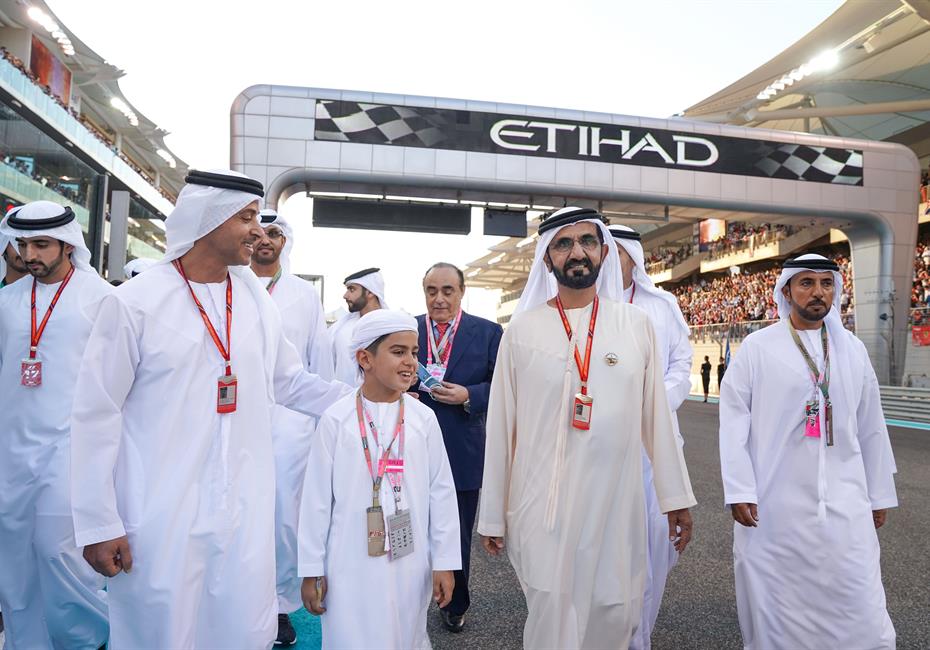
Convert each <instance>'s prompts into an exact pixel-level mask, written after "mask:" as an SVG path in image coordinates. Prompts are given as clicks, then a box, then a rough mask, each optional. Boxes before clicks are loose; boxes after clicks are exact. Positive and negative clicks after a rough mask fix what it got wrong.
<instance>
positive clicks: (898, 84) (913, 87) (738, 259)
mask: <svg viewBox="0 0 930 650" xmlns="http://www.w3.org/2000/svg"><path fill="white" fill-rule="evenodd" d="M927 6H928V5H927V4H926V3H923V4H922V5H917V4H914V3H911V4H910V5H908V4H903V3H900V2H897V0H876V1H875V2H868V3H865V2H847V3H846V4H844V5H842V6H841V7H840V8H839V9H838V10H837V11H836V12H835V13H834V14H833V15H832V16H830V17H829V18H827V20H825V21H824V22H823V23H822V24H821V25H819V26H818V27H817V28H815V29H814V30H813V31H811V32H810V33H809V34H808V35H806V36H805V37H804V38H802V39H801V40H800V41H798V42H797V43H795V44H794V45H792V46H791V47H789V48H788V49H786V50H785V51H784V52H783V53H781V54H779V55H778V56H776V57H775V58H774V59H772V60H771V61H769V62H767V63H766V64H764V65H763V66H761V67H760V68H758V69H757V70H754V71H753V72H751V73H750V74H748V75H746V76H745V77H743V78H742V79H740V80H738V81H736V82H734V83H733V84H731V85H730V86H728V87H727V88H725V89H723V90H721V91H720V92H718V93H715V94H713V95H711V96H710V97H708V98H707V99H705V100H703V101H701V102H698V103H697V104H695V105H694V106H693V107H691V108H689V109H687V110H685V111H684V112H683V113H682V114H681V115H680V116H678V117H684V118H687V119H692V120H701V121H707V122H711V123H715V124H722V125H726V124H731V125H739V126H744V127H745V126H749V127H761V128H766V129H777V130H782V131H798V132H806V133H809V134H820V135H829V136H834V137H836V136H840V137H844V138H866V139H872V140H881V141H887V142H894V143H898V144H903V145H905V146H907V147H908V148H910V149H911V150H912V151H914V153H915V154H916V155H917V157H918V159H919V161H920V168H921V170H927V169H928V165H930V15H925V13H922V12H927V11H930V10H928V9H927ZM914 7H917V8H916V9H915V8H914ZM724 128H726V127H724ZM887 173H888V174H894V172H891V171H889V172H887ZM898 175H899V176H900V179H899V180H900V183H901V184H903V183H904V182H908V183H912V185H911V186H910V188H909V189H910V191H912V192H913V193H914V194H915V195H917V194H918V193H919V194H920V201H921V204H920V207H919V209H918V212H917V214H914V221H915V226H918V245H917V248H916V250H915V254H914V261H915V271H914V278H913V280H914V281H913V288H912V291H911V301H910V307H911V310H910V313H909V314H899V315H895V314H894V309H893V306H892V308H891V309H889V310H887V311H886V312H885V313H882V314H881V315H880V316H879V317H880V318H882V319H883V320H885V319H895V318H904V319H907V320H908V322H909V323H911V324H912V326H913V328H914V329H913V330H912V335H911V337H910V340H909V343H908V350H907V353H906V354H905V355H904V359H905V361H904V368H903V370H901V369H899V371H898V372H895V371H894V370H893V371H892V372H891V376H900V377H901V380H902V382H903V383H904V384H905V385H909V384H910V385H920V386H923V385H930V379H928V378H927V377H928V376H930V312H928V308H930V270H928V264H930V214H928V211H930V204H928V203H927V200H928V194H930V187H927V185H928V183H930V180H928V178H927V173H924V174H923V176H922V181H921V186H917V185H914V184H913V181H910V180H908V179H909V176H907V175H906V174H904V173H899V174H898ZM889 180H891V181H893V180H895V179H894V178H889ZM900 189H902V190H904V189H908V188H904V187H903V185H902V186H901V187H900ZM773 199H774V200H777V198H776V197H773ZM701 212H702V213H701V214H699V215H698V213H697V212H696V211H690V213H689V212H688V211H678V212H676V211H674V210H673V211H672V213H671V214H670V213H669V211H668V210H666V212H665V214H664V215H662V214H652V215H648V214H631V215H626V216H624V215H617V216H613V215H610V220H611V222H613V223H625V224H626V225H629V226H632V227H634V228H636V229H637V230H639V231H640V232H641V233H642V235H643V246H644V248H645V252H646V261H647V271H648V273H649V275H650V277H651V278H652V279H653V281H655V282H656V283H657V284H659V285H660V286H663V287H664V288H666V289H668V290H669V291H671V292H672V293H674V294H675V295H676V296H677V297H678V300H679V304H680V305H681V307H682V312H683V313H684V315H685V318H686V319H687V320H688V321H689V324H690V325H691V326H692V343H693V344H694V348H695V359H696V362H695V366H694V371H693V372H694V375H693V378H694V386H695V388H696V387H697V385H698V381H697V379H698V377H697V368H698V365H699V363H698V362H697V360H699V359H702V358H703V356H704V355H705V354H706V355H708V356H710V357H711V358H712V359H716V358H718V357H719V356H722V355H723V350H724V347H725V345H726V343H727V342H729V343H730V345H731V348H732V349H734V350H735V348H736V347H737V346H738V345H739V341H740V340H741V339H742V338H743V337H744V336H745V335H746V334H748V333H749V332H751V331H754V330H756V329H759V328H760V327H764V326H765V325H767V324H769V323H771V322H774V319H776V318H777V313H776V310H775V305H774V303H773V301H772V299H771V294H772V289H773V287H774V283H775V279H776V277H777V271H776V270H775V269H776V268H777V267H778V265H779V262H781V261H783V260H784V259H786V258H788V257H790V256H792V255H795V254H798V253H799V252H801V251H809V250H812V249H816V250H818V251H820V252H824V253H826V254H829V255H830V256H832V257H834V258H835V259H837V260H838V261H839V262H840V263H841V265H842V266H843V270H844V279H845V285H846V286H845V288H844V294H843V296H842V299H843V320H844V323H845V324H846V326H847V327H848V328H849V329H851V330H853V331H855V329H856V304H855V302H856V301H855V297H854V296H855V293H854V287H853V273H852V269H853V264H854V262H855V259H853V258H854V254H853V252H852V251H851V247H850V245H849V242H848V240H847V237H846V234H845V232H844V231H843V229H837V228H831V224H828V223H825V222H824V221H823V220H821V219H818V218H817V215H815V214H811V218H810V220H809V221H807V222H805V221H803V220H798V219H779V218H771V217H768V216H765V215H758V216H756V217H753V216H752V215H748V214H746V213H735V212H726V211H719V212H717V213H712V212H705V211H701ZM533 217H534V218H533V221H531V222H530V224H529V236H528V237H526V238H517V237H511V238H508V239H506V240H504V241H503V242H501V243H500V244H498V245H497V246H494V247H492V248H491V249H490V250H489V251H488V253H487V254H486V255H484V256H482V257H481V258H480V259H477V260H474V261H473V262H472V263H471V264H469V266H468V268H467V269H466V275H467V278H468V282H469V284H470V285H472V286H477V287H484V288H492V289H499V290H500V291H501V299H500V305H499V308H498V314H497V319H498V322H500V323H501V324H504V325H506V323H508V322H509V320H510V317H511V315H512V313H513V310H514V308H515V306H516V304H517V300H518V299H519V297H520V294H521V288H522V286H523V284H524V283H525V280H526V275H527V273H528V271H529V265H530V262H531V261H532V255H533V252H534V244H535V234H534V230H535V226H536V224H537V222H538V221H537V219H538V215H533ZM891 302H893V301H891ZM899 304H900V303H899ZM925 328H926V333H924V330H925Z"/></svg>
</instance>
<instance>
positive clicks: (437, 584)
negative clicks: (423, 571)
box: [433, 571, 455, 607]
mask: <svg viewBox="0 0 930 650" xmlns="http://www.w3.org/2000/svg"><path fill="white" fill-rule="evenodd" d="M453 587H455V575H454V574H453V573H452V572H451V571H433V600H435V601H436V603H437V604H438V605H439V606H440V607H445V606H446V605H448V604H449V603H451V602H452V589H453Z"/></svg>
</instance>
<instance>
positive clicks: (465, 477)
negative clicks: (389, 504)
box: [417, 262, 503, 632]
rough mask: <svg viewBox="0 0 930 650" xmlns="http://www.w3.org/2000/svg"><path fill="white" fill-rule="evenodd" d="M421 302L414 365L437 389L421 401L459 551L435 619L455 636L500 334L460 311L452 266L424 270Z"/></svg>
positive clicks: (458, 276) (423, 390)
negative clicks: (443, 463) (454, 511)
mask: <svg viewBox="0 0 930 650" xmlns="http://www.w3.org/2000/svg"><path fill="white" fill-rule="evenodd" d="M423 295H424V297H425V298H426V312H427V313H426V314H423V315H421V316H417V326H418V327H419V353H418V357H419V362H420V363H421V364H423V366H424V367H425V368H426V369H427V371H428V372H429V373H430V374H431V375H432V376H433V377H434V378H435V379H436V380H438V381H440V382H441V384H440V385H439V386H435V387H434V388H432V389H431V390H430V389H428V388H427V387H426V386H425V385H424V384H422V383H421V384H420V402H421V403H423V404H425V405H426V406H428V407H429V408H431V409H432V410H433V411H434V412H435V413H436V419H437V420H439V427H440V429H442V437H443V440H444V442H445V446H446V451H447V452H448V454H449V463H450V464H451V465H452V476H453V478H454V479H455V491H456V498H457V500H458V511H459V532H460V535H461V546H462V568H461V570H457V571H456V572H455V588H454V590H453V594H452V600H451V602H450V603H449V604H448V605H447V606H446V607H443V608H441V609H440V610H439V612H440V616H441V617H442V623H443V625H444V626H445V628H446V629H447V630H449V631H450V632H461V631H462V630H463V629H464V628H465V612H466V611H467V610H468V607H469V605H470V603H471V599H470V597H469V593H468V574H469V567H470V555H471V536H472V530H473V529H474V526H475V515H476V513H477V511H478V494H479V490H480V489H481V475H482V472H483V470H484V439H485V431H484V425H485V417H486V413H487V409H488V395H489V393H490V390H491V377H493V376H494V364H495V362H496V360H497V348H498V346H499V345H500V341H501V335H502V334H503V330H502V329H501V326H500V325H498V324H497V323H492V322H491V321H489V320H485V319H483V318H478V317H477V316H472V315H471V314H467V313H465V312H464V311H463V310H462V298H463V296H464V295H465V276H464V275H463V273H462V271H461V269H459V268H457V267H456V266H454V265H452V264H449V263H447V262H438V263H436V264H433V265H432V266H431V267H430V268H429V269H428V270H427V271H426V275H425V276H424V277H423Z"/></svg>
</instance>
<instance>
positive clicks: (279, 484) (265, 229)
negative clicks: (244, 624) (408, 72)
mask: <svg viewBox="0 0 930 650" xmlns="http://www.w3.org/2000/svg"><path fill="white" fill-rule="evenodd" d="M259 221H260V222H261V227H262V233H263V234H262V237H261V239H259V240H258V241H257V242H256V243H255V252H254V253H252V270H253V271H254V272H255V275H257V276H258V278H259V280H261V281H262V282H263V283H266V289H267V290H268V293H269V294H270V295H271V299H272V300H274V303H275V305H277V307H278V310H279V311H280V312H281V325H282V327H283V328H284V336H285V338H287V340H288V341H290V342H291V343H293V344H294V346H295V347H296V348H297V353H298V354H299V355H300V361H301V364H302V365H303V366H304V367H305V368H306V369H307V370H309V371H310V372H312V373H316V374H317V375H319V376H320V377H322V378H323V379H327V380H328V379H332V377H333V351H332V346H331V345H330V343H329V334H328V333H327V331H326V320H325V319H324V318H323V305H322V304H320V295H319V294H318V293H317V292H316V289H314V288H313V285H312V284H310V283H309V282H307V281H306V280H304V279H303V278H299V277H297V276H296V275H293V274H291V273H290V272H289V270H290V251H291V247H292V246H293V234H292V232H291V229H290V225H289V224H288V223H287V221H285V219H284V217H282V216H281V215H279V214H278V213H277V212H275V211H274V210H262V211H261V212H260V213H259ZM315 424H316V419H315V418H309V417H307V416H306V415H304V414H302V413H298V412H297V411H292V410H290V409H288V408H285V407H284V406H280V405H275V406H274V410H273V412H272V420H271V438H272V442H273V444H274V464H275V509H274V513H275V527H274V528H275V570H276V574H277V590H278V636H277V639H276V640H275V645H281V646H287V645H293V644H294V643H296V642H297V633H296V631H295V630H294V626H293V625H292V624H291V621H290V618H289V617H288V614H289V613H291V612H293V611H295V610H297V609H300V606H301V599H300V578H299V577H298V576H297V513H298V511H299V509H300V492H301V488H302V486H303V482H304V471H305V470H306V468H307V457H308V456H309V455H310V437H311V435H312V434H313V429H314V426H315Z"/></svg>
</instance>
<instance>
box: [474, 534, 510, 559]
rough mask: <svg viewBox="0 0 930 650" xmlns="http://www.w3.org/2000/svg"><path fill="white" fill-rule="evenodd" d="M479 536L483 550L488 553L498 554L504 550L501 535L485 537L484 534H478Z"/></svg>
mask: <svg viewBox="0 0 930 650" xmlns="http://www.w3.org/2000/svg"><path fill="white" fill-rule="evenodd" d="M479 537H481V546H483V547H484V550H485V551H487V552H488V553H489V554H490V555H494V556H497V555H500V553H501V551H503V550H504V538H503V537H485V536H484V535H479Z"/></svg>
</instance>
